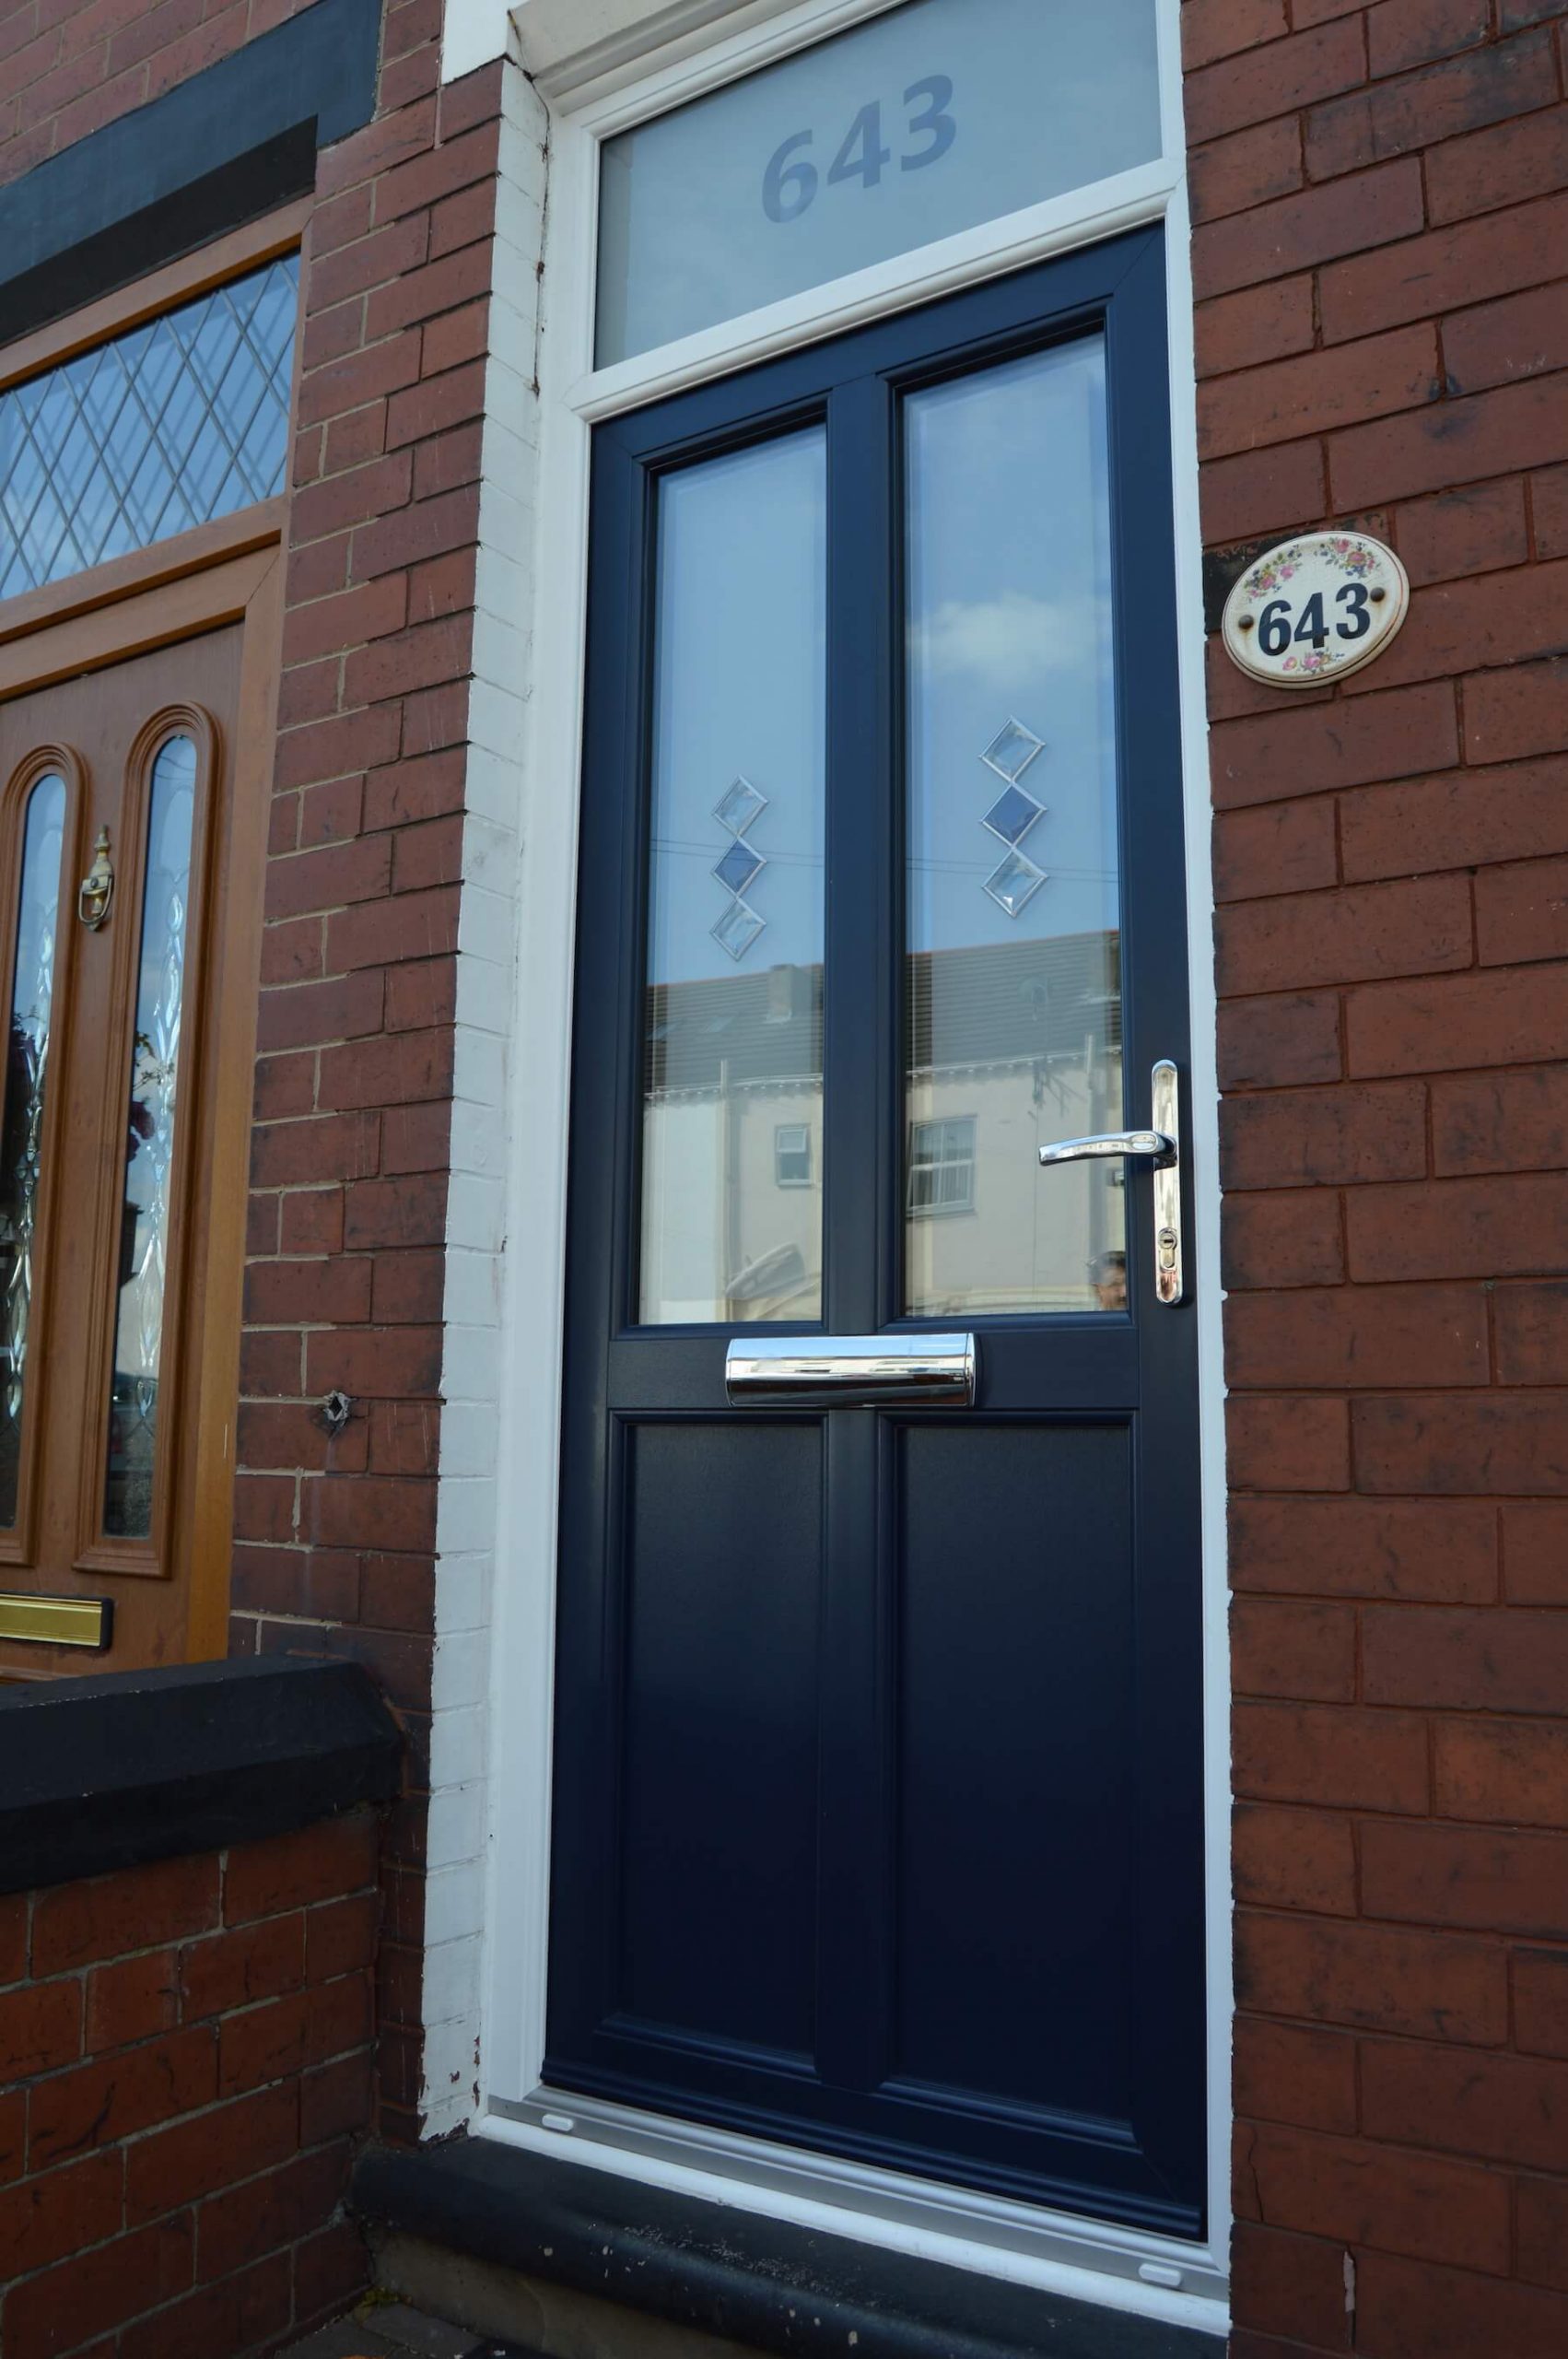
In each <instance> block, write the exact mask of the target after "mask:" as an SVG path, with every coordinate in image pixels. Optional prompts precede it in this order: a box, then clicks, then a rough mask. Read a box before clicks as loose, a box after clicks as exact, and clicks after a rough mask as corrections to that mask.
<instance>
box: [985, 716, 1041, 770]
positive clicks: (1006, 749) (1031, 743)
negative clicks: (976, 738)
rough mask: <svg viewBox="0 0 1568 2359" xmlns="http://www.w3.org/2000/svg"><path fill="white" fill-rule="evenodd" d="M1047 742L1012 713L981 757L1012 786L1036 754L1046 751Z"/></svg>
mask: <svg viewBox="0 0 1568 2359" xmlns="http://www.w3.org/2000/svg"><path fill="white" fill-rule="evenodd" d="M1045 744H1046V741H1045V739H1044V738H1043V737H1036V734H1035V733H1034V731H1033V730H1032V729H1025V728H1024V723H1023V722H1021V721H1015V720H1013V719H1012V716H1011V715H1010V716H1009V718H1008V720H1007V722H1006V724H1005V726H1004V727H1002V728H1000V729H999V730H998V731H997V734H996V735H995V736H994V737H993V738H992V739H991V742H990V744H989V745H988V746H987V747H986V750H985V752H984V753H983V754H982V755H981V756H980V759H981V761H982V762H985V763H988V764H989V767H990V768H991V769H993V770H995V772H996V774H997V776H998V778H1004V779H1005V780H1007V782H1008V784H1009V786H1012V785H1015V784H1016V783H1017V781H1018V780H1019V779H1021V778H1022V777H1023V775H1024V771H1025V770H1026V769H1028V767H1029V765H1030V763H1031V762H1032V761H1033V760H1034V758H1035V757H1036V754H1039V753H1043V752H1044V750H1045Z"/></svg>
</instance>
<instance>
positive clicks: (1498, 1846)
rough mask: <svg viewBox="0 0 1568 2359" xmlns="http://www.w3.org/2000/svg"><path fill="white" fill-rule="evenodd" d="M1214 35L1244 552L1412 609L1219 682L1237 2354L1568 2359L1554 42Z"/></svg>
mask: <svg viewBox="0 0 1568 2359" xmlns="http://www.w3.org/2000/svg"><path fill="white" fill-rule="evenodd" d="M1183 18H1184V29H1185V34H1186V48H1187V61H1188V80H1187V105H1188V135H1189V138H1190V140H1191V142H1192V144H1193V153H1192V184H1193V193H1194V200H1195V211H1196V217H1197V228H1196V231H1195V236H1194V241H1193V263H1194V270H1195V275H1196V283H1197V293H1198V299H1199V302H1198V313H1197V333H1198V347H1199V372H1200V384H1199V422H1200V436H1201V450H1202V460H1203V466H1202V498H1203V514H1204V528H1205V534H1206V537H1207V538H1208V540H1209V542H1210V544H1211V546H1215V547H1217V548H1224V547H1227V546H1235V545H1237V544H1241V543H1246V542H1251V541H1253V540H1254V539H1255V538H1258V537H1261V536H1265V535H1267V536H1269V537H1273V536H1275V535H1276V534H1280V533H1284V532H1288V531H1291V530H1293V529H1294V528H1296V527H1298V526H1304V525H1311V524H1316V523H1318V522H1322V521H1325V520H1328V519H1330V518H1334V519H1350V518H1354V519H1358V520H1360V521H1362V522H1364V523H1365V524H1366V525H1368V526H1369V527H1370V529H1372V530H1374V531H1375V532H1378V533H1380V534H1385V535H1386V536H1387V538H1388V539H1389V540H1390V541H1391V542H1392V543H1393V545H1394V546H1396V547H1397V548H1398V551H1399V553H1400V555H1401V557H1403V559H1404V562H1405V564H1406V566H1407V568H1408V569H1409V571H1410V579H1411V583H1412V586H1413V601H1412V605H1411V609H1410V618H1409V620H1408V622H1407V624H1406V626H1405V628H1404V631H1403V633H1402V635H1401V636H1400V637H1399V639H1398V640H1397V641H1396V642H1395V643H1394V645H1393V647H1392V648H1391V650H1390V651H1388V653H1387V654H1386V655H1385V656H1384V657H1383V658H1381V659H1380V660H1379V661H1378V662H1377V663H1375V664H1373V665H1372V666H1370V667H1369V668H1368V669H1367V670H1366V671H1364V672H1363V673H1362V674H1360V675H1356V676H1354V677H1353V678H1352V679H1351V680H1349V681H1347V682H1346V683H1345V684H1344V685H1343V686H1342V687H1340V688H1339V689H1337V690H1334V691H1332V692H1330V693H1328V694H1305V695H1304V694H1291V695H1285V694H1281V693H1280V692H1277V691H1274V692H1270V691H1269V690H1262V689H1257V688H1254V687H1249V686H1248V685H1247V684H1246V682H1245V681H1244V680H1243V678H1242V675H1240V674H1239V673H1237V672H1236V671H1235V670H1234V669H1233V668H1232V667H1231V666H1230V665H1229V664H1228V663H1227V662H1226V660H1225V658H1224V657H1223V653H1222V652H1221V651H1220V650H1219V647H1218V642H1217V641H1213V642H1211V672H1210V681H1211V689H1210V701H1211V720H1212V722H1213V735H1212V741H1211V744H1212V783H1213V796H1214V803H1215V805H1216V812H1217V816H1216V820H1215V834H1214V843H1215V857H1216V864H1217V878H1218V895H1219V899H1220V902H1221V904H1222V906H1221V908H1220V910H1219V915H1218V921H1217V943H1218V975H1219V988H1220V992H1221V1012H1220V1055H1221V1069H1222V1083H1223V1089H1224V1092H1225V1097H1224V1104H1223V1163H1224V1178H1225V1182H1226V1186H1227V1189H1228V1191H1230V1192H1229V1193H1228V1195H1227V1199H1226V1207H1225V1228H1224V1241H1225V1278H1226V1283H1227V1285H1228V1286H1229V1288H1230V1290H1231V1291H1230V1298H1229V1302H1228V1305H1227V1311H1226V1322H1225V1324H1226V1353H1227V1368H1228V1375H1229V1381H1230V1384H1231V1387H1232V1398H1231V1403H1230V1449H1231V1459H1230V1473H1231V1484H1232V1490H1233V1498H1232V1550H1233V1554H1232V1575H1233V1579H1234V1583H1235V1590H1236V1592H1237V1594H1236V1600H1235V1617H1234V1636H1235V1687H1236V1697H1237V1700H1236V1707H1235V1789H1236V1796H1237V1801H1236V1820H1235V1887H1236V1897H1237V1903H1238V1910H1239V1915H1238V1921H1237V1928H1236V1966H1237V1994H1238V2008H1239V2013H1238V2018H1237V2023H1236V2030H1235V2071H1236V2083H1235V2086H1236V2113H1237V2126H1236V2136H1235V2161H1236V2210H1237V2213H1238V2217H1239V2225H1238V2227H1237V2231H1236V2238H1235V2320H1236V2333H1235V2344H1234V2351H1235V2359H1287V2354H1290V2359H1298V2354H1299V2359H1305V2354H1307V2353H1340V2352H1346V2351H1351V2350H1353V2351H1355V2352H1356V2353H1359V2354H1362V2359H1548V2354H1550V2359H1560V2354H1561V2353H1562V2352H1563V2351H1564V2350H1568V1833H1564V1832H1563V1830H1564V1829H1568V1724H1565V1722H1564V1719H1563V1718H1562V1715H1563V1713H1564V1710H1565V1706H1568V1616H1564V1614H1563V1613H1562V1607H1563V1606H1564V1605H1565V1604H1568V1579H1565V1574H1564V1567H1565V1565H1568V1390H1563V1389H1560V1388H1564V1387H1568V1341H1565V1338H1568V1319H1565V1318H1564V1312H1565V1311H1568V1286H1564V1285H1563V1284H1562V1274H1563V1273H1564V1272H1565V1271H1568V1217H1565V1212H1564V1205H1565V1203H1568V1199H1565V1196H1564V1192H1563V1187H1562V1166H1563V1164H1564V1162H1565V1161H1568V1086H1565V1084H1564V1078H1563V1070H1562V1065H1561V1063H1560V1062H1557V1061H1559V1060H1561V1059H1562V1053H1563V1048H1564V1044H1565V1042H1568V761H1565V760H1564V758H1563V749H1564V747H1565V745H1568V665H1565V663H1564V662H1563V659H1562V648H1563V646H1564V643H1565V641H1568V561H1565V560H1568V464H1564V463H1565V462H1568V373H1565V372H1568V285H1565V284H1564V283H1563V282H1564V277H1565V276H1568V106H1565V105H1564V104H1563V94H1564V88H1565V85H1564V69H1565V65H1568V50H1565V41H1568V25H1565V24H1564V21H1563V12H1562V6H1561V0H1547V4H1546V5H1542V0H1378V5H1376V6H1371V7H1360V6H1344V5H1343V0H1187V6H1185V8H1184V11H1183ZM1554 372H1556V373H1554ZM1559 1500H1562V1504H1557V1503H1556V1502H1557V1501H1559ZM1347 2270H1348V2271H1349V2276H1348V2279H1347ZM1347 2296H1349V2300H1348V2298H1347Z"/></svg>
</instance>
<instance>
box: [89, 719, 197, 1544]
mask: <svg viewBox="0 0 1568 2359" xmlns="http://www.w3.org/2000/svg"><path fill="white" fill-rule="evenodd" d="M195 811H196V748H195V746H194V745H193V743H192V741H191V739H190V738H189V737H170V739H168V741H167V742H166V743H165V744H164V745H162V746H161V747H160V748H159V750H158V758H157V760H156V761H155V762H154V764H153V771H152V798H151V807H150V809H149V812H148V815H147V864H146V886H145V888H144V891H143V897H142V945H141V966H140V969H139V972H138V974H137V978H136V1004H135V1033H134V1035H133V1038H132V1042H131V1097H130V1105H129V1108H128V1109H127V1115H126V1125H125V1187H124V1195H123V1201H122V1205H121V1219H120V1238H119V1264H118V1268H117V1270H116V1273H115V1276H116V1280H117V1283H118V1288H119V1298H118V1306H117V1309H116V1311H115V1320H114V1367H113V1374H112V1383H111V1398H110V1409H109V1475H108V1481H107V1484H106V1486H105V1496H104V1507H103V1528H104V1530H105V1532H111V1533H112V1534H113V1535H114V1536H115V1537H117V1538H122V1539H138V1540H145V1539H146V1538H147V1536H148V1535H149V1533H150V1532H151V1531H152V1509H153V1473H154V1466H155V1462H156V1457H157V1446H158V1379H159V1375H160V1372H161V1363H162V1356H163V1313H164V1302H165V1297H166V1295H167V1292H168V1285H169V1243H170V1193H171V1188H172V1182H173V1176H174V1115H175V1084H176V1082H177V1080H178V1078H179V1071H180V1028H181V1010H182V1006H183V1003H184V996H185V940H186V925H187V921H188V919H189V916H190V904H191V843H192V836H193V828H194V825H195Z"/></svg>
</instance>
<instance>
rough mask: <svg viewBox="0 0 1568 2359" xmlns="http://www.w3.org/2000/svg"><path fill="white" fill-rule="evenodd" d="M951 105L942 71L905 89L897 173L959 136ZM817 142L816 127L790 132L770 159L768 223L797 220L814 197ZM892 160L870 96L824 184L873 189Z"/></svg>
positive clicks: (920, 164)
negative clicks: (812, 153)
mask: <svg viewBox="0 0 1568 2359" xmlns="http://www.w3.org/2000/svg"><path fill="white" fill-rule="evenodd" d="M952 103H953V85H952V83H951V82H950V81H949V80H948V78H947V76H946V75H945V74H927V75H925V76H922V78H921V79H920V80H919V82H911V83H910V85H909V87H908V88H907V90H906V91H905V93H904V107H905V112H906V118H907V119H906V121H905V123H904V124H903V125H902V127H901V135H900V142H899V150H898V169H899V170H900V171H901V172H919V171H923V170H924V169H925V167H926V166H927V165H928V164H934V163H936V162H938V161H939V160H940V158H942V157H943V156H945V155H946V153H947V151H948V149H949V148H950V147H952V145H953V143H954V140H955V139H956V138H957V136H958V124H957V123H956V121H955V119H954V116H953V115H951V114H950V113H949V112H948V109H949V108H950V107H951V105H952ZM815 145H816V134H815V132H814V131H792V132H791V133H790V136H789V138H788V139H783V140H780V141H779V143H778V147H776V148H775V149H774V151H773V153H772V155H771V156H770V157H769V158H768V159H767V170H766V171H765V172H764V174H763V176H762V209H763V211H764V212H765V213H766V216H767V217H768V219H769V220H770V221H778V222H785V221H798V220H799V219H800V217H801V216H802V213H804V212H805V210H806V208H807V207H808V205H811V204H813V201H814V200H815V197H816V193H817V189H818V187H819V186H820V185H821V174H820V173H819V172H818V170H817V168H816V165H815V164H814V163H813V161H812V159H811V157H810V156H809V155H808V153H807V150H808V149H809V148H811V147H814V146H815ZM893 160H894V151H893V149H892V148H891V147H884V146H883V124H882V100H880V99H872V100H868V102H867V103H866V105H864V106H863V107H862V108H861V109H860V112H859V114H857V115H856V117H855V120H854V122H853V123H851V124H850V125H849V128H848V131H847V132H846V133H845V135H844V138H843V142H842V144H841V146H840V147H839V149H838V152H837V155H836V156H835V157H834V158H833V161H832V163H831V164H829V166H828V168H827V185H828V187H829V188H835V187H837V186H840V185H842V184H843V183H844V182H859V184H860V187H861V188H862V189H868V188H875V187H876V185H877V183H878V182H879V181H880V180H881V178H882V176H883V172H884V171H886V170H888V169H889V167H890V166H891V164H892V163H893Z"/></svg>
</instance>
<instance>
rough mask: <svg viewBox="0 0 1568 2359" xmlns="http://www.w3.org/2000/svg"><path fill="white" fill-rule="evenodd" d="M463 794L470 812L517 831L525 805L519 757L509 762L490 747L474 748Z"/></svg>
mask: <svg viewBox="0 0 1568 2359" xmlns="http://www.w3.org/2000/svg"><path fill="white" fill-rule="evenodd" d="M463 794H464V801H465V803H466V804H467V807H468V809H469V810H470V811H477V812H480V813H481V814H482V815H483V816H484V817H486V819H496V820H498V821H499V823H500V825H501V826H502V827H516V826H517V824H518V819H519V816H520V813H521V801H522V795H521V780H520V777H519V772H518V765H517V759H516V757H515V756H514V757H512V759H511V760H509V761H505V760H503V759H502V757H501V756H500V755H499V754H497V753H494V752H492V750H491V748H490V747H489V746H488V745H470V747H469V749H468V774H467V778H466V780H465V781H464V789H463Z"/></svg>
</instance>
